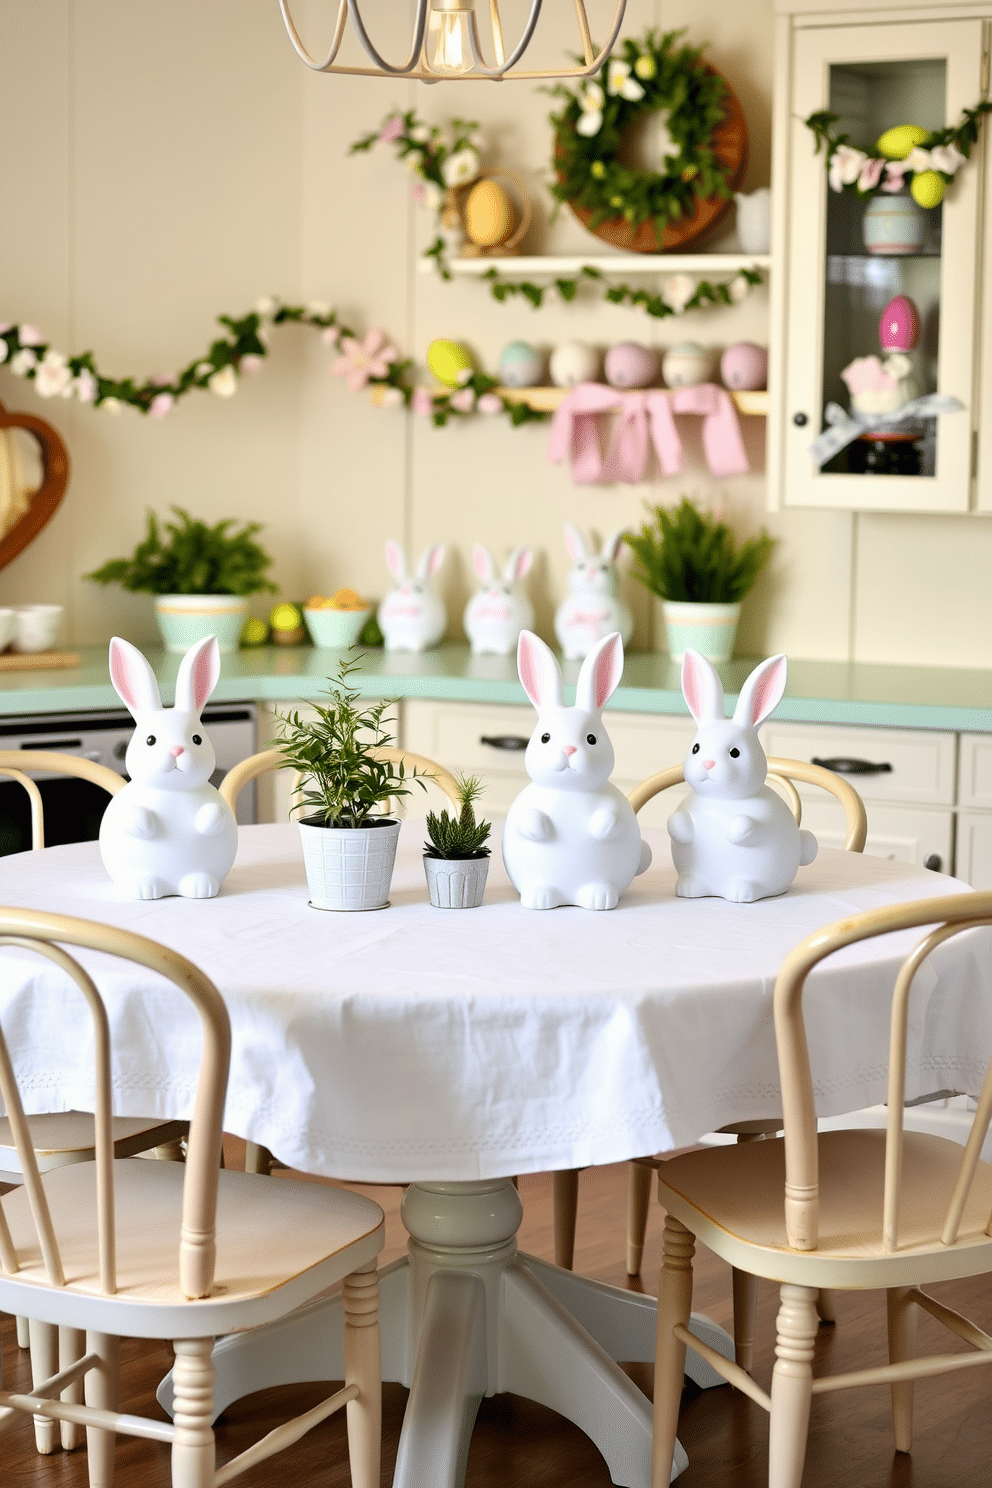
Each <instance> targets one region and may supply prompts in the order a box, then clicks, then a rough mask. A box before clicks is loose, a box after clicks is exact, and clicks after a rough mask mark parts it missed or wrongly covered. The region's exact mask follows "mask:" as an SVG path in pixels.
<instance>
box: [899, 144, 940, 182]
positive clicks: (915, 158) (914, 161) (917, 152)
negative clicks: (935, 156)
mask: <svg viewBox="0 0 992 1488" xmlns="http://www.w3.org/2000/svg"><path fill="white" fill-rule="evenodd" d="M906 169H907V170H911V171H912V172H913V173H914V175H916V174H918V173H919V172H920V171H928V170H934V169H935V166H934V165H932V164H931V160H930V151H929V150H924V149H922V148H921V146H920V145H914V146H913V148H912V149H911V150H910V152H909V154H908V155H907V157H906Z"/></svg>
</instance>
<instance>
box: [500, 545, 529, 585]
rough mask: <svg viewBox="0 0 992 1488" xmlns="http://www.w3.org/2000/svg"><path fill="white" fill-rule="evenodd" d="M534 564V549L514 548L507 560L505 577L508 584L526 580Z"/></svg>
mask: <svg viewBox="0 0 992 1488" xmlns="http://www.w3.org/2000/svg"><path fill="white" fill-rule="evenodd" d="M533 562H534V552H533V549H532V548H514V550H513V552H512V553H511V554H510V556H509V558H508V559H507V560H506V568H505V569H504V571H503V577H504V579H505V580H506V582H507V583H508V584H510V583H512V582H513V580H514V579H524V578H526V577H527V575H528V574H529V573H530V568H531V564H532V563H533Z"/></svg>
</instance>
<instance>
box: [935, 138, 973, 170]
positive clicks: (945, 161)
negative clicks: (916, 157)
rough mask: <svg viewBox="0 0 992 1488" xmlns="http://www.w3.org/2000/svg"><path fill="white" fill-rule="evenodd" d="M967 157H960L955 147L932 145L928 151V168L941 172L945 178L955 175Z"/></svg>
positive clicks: (951, 145)
mask: <svg viewBox="0 0 992 1488" xmlns="http://www.w3.org/2000/svg"><path fill="white" fill-rule="evenodd" d="M967 158H968V157H967V156H966V155H962V154H961V151H960V150H959V149H958V147H957V145H955V144H950V145H934V147H933V149H932V150H931V151H930V168H931V170H935V171H942V172H943V174H944V175H945V176H953V175H956V174H957V172H958V169H959V168H960V167H961V166H962V165H964V163H965V160H966V159H967Z"/></svg>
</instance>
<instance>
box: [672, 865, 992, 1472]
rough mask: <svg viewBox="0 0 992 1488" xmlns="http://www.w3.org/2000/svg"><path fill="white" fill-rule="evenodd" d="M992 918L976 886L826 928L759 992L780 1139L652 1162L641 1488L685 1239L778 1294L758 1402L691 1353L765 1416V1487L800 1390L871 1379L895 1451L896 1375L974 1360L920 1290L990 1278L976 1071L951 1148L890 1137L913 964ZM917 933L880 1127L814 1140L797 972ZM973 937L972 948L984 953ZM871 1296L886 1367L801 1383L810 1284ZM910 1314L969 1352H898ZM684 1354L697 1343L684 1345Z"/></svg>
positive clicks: (902, 988) (795, 1448) (959, 1320)
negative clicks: (651, 1303)
mask: <svg viewBox="0 0 992 1488" xmlns="http://www.w3.org/2000/svg"><path fill="white" fill-rule="evenodd" d="M990 925H992V894H990V893H982V894H959V895H955V896H953V897H948V898H935V899H924V900H916V901H915V902H913V903H910V904H900V905H894V906H892V907H889V908H886V909H881V910H873V911H870V912H869V913H866V914H861V915H857V916H853V917H851V918H850V919H847V920H839V921H837V922H836V923H835V924H833V925H828V926H826V927H825V928H824V929H822V930H820V931H818V932H816V933H815V934H813V935H810V936H808V937H807V938H806V939H805V940H803V941H802V942H801V943H800V944H799V945H798V946H797V947H796V948H795V950H793V951H792V952H791V953H790V955H789V956H788V957H787V959H786V961H785V964H784V965H783V967H782V970H781V972H780V974H779V976H778V979H777V981H776V984H775V992H774V1017H775V1037H776V1044H777V1049H778V1062H779V1076H780V1081H781V1087H782V1099H783V1107H784V1117H783V1122H784V1129H785V1135H784V1138H778V1139H771V1140H769V1141H764V1142H749V1143H746V1144H744V1145H736V1146H735V1145H730V1146H723V1147H710V1148H707V1149H703V1150H696V1151H693V1152H689V1153H685V1154H683V1155H682V1156H681V1157H674V1158H671V1159H669V1160H668V1161H667V1162H662V1163H661V1164H660V1165H659V1169H658V1198H659V1201H660V1203H661V1204H662V1206H663V1208H664V1209H665V1211H666V1220H665V1237H664V1245H665V1254H664V1264H663V1267H662V1271H661V1278H660V1283H659V1289H658V1341H657V1349H656V1355H655V1391H654V1402H655V1403H654V1461H653V1473H652V1485H653V1488H667V1484H668V1480H669V1472H670V1468H671V1463H672V1454H673V1451H674V1446H675V1430H676V1423H677V1418H678V1410H679V1397H680V1394H681V1389H682V1368H683V1363H684V1359H685V1349H686V1343H687V1342H689V1341H690V1337H689V1334H688V1332H687V1325H688V1321H689V1311H690V1307H691V1302H692V1256H693V1252H694V1248H695V1239H696V1238H697V1237H698V1238H699V1239H700V1240H701V1241H702V1242H703V1244H705V1245H706V1246H707V1247H708V1248H709V1249H710V1250H712V1251H713V1252H714V1253H715V1254H716V1255H718V1256H720V1257H722V1258H723V1259H724V1260H725V1261H728V1262H729V1263H730V1265H731V1266H733V1267H734V1268H736V1269H737V1270H740V1271H745V1272H748V1273H749V1274H751V1275H752V1276H763V1277H766V1278H768V1279H769V1280H772V1281H776V1282H778V1283H779V1285H780V1287H781V1294H780V1295H781V1306H780V1310H779V1314H778V1339H777V1344H776V1362H775V1367H774V1370H773V1373H772V1382H771V1393H770V1394H766V1393H765V1391H764V1390H762V1389H761V1388H760V1387H759V1386H758V1385H757V1384H756V1383H755V1382H754V1381H753V1380H752V1379H751V1377H750V1375H748V1374H747V1373H745V1371H744V1370H743V1369H741V1368H740V1367H739V1366H736V1365H734V1364H731V1363H730V1362H729V1360H727V1359H724V1358H722V1357H721V1356H720V1355H718V1354H717V1353H716V1352H715V1351H714V1350H712V1349H709V1348H708V1347H706V1346H704V1347H703V1348H702V1349H701V1352H702V1353H703V1355H704V1357H705V1358H707V1359H708V1360H709V1362H710V1363H711V1364H712V1365H713V1367H714V1368H715V1369H716V1370H717V1371H718V1373H720V1374H722V1375H723V1376H724V1378H725V1379H728V1380H729V1381H730V1382H731V1384H733V1385H736V1386H737V1388H738V1389H740V1390H742V1391H743V1392H744V1393H745V1394H747V1395H749V1396H750V1397H751V1399H752V1400H755V1401H756V1402H757V1403H758V1404H759V1405H761V1406H762V1407H763V1408H764V1409H765V1410H766V1411H768V1412H769V1414H770V1417H771V1421H770V1451H769V1470H768V1482H769V1488H799V1484H800V1481H801V1478H802V1471H803V1460H804V1456H805V1451H806V1437H807V1430H808V1423H809V1413H810V1403H811V1400H812V1397H813V1396H814V1395H818V1394H822V1393H824V1392H826V1391H832V1390H838V1389H848V1388H850V1387H853V1386H857V1385H873V1384H884V1383H888V1384H889V1386H890V1388H891V1394H892V1418H893V1430H894V1437H895V1447H896V1450H897V1451H900V1452H908V1451H909V1450H910V1448H911V1446H912V1431H913V1385H914V1382H915V1381H916V1380H918V1379H925V1378H927V1377H928V1376H930V1375H936V1374H943V1373H946V1372H947V1371H949V1370H954V1369H965V1368H970V1367H973V1366H975V1365H979V1364H988V1363H992V1337H990V1336H989V1335H988V1334H987V1333H985V1332H983V1331H982V1330H981V1329H980V1328H979V1327H977V1326H976V1325H975V1324H973V1323H971V1322H969V1321H968V1320H966V1319H965V1318H963V1317H961V1316H960V1315H959V1314H957V1313H954V1312H951V1311H950V1309H949V1308H947V1307H945V1306H943V1305H942V1304H941V1303H940V1302H938V1301H936V1300H934V1299H933V1298H931V1297H930V1296H929V1295H928V1294H927V1293H926V1292H924V1291H922V1290H921V1288H922V1287H925V1286H929V1285H932V1284H934V1283H937V1282H940V1281H944V1280H949V1279H951V1278H956V1277H964V1276H985V1275H988V1274H989V1273H992V1239H990V1234H992V1164H989V1163H985V1162H983V1161H982V1160H981V1158H980V1153H981V1148H982V1144H983V1141H984V1139H985V1135H986V1132H987V1131H988V1127H989V1118H990V1115H992V1065H990V1066H989V1069H988V1071H987V1073H986V1075H985V1080H984V1084H983V1086H982V1090H981V1093H980V1095H979V1099H978V1105H977V1110H976V1111H975V1113H974V1118H973V1125H972V1129H971V1133H970V1136H969V1139H968V1142H967V1144H966V1146H965V1147H964V1148H963V1149H962V1148H961V1146H960V1145H958V1143H956V1142H953V1141H949V1140H947V1139H946V1138H942V1137H937V1136H932V1135H927V1134H924V1133H922V1132H912V1131H904V1130H903V1121H904V1113H903V1105H904V1096H905V1060H906V1030H907V1022H908V1004H909V999H910V996H911V991H912V984H913V980H914V977H915V975H916V972H917V971H918V969H919V967H920V966H921V965H922V964H923V962H924V961H925V960H926V958H927V957H928V956H929V955H930V954H931V952H933V951H934V950H935V949H936V948H937V947H939V946H940V945H942V944H943V943H944V942H945V941H947V940H948V939H949V938H950V937H951V936H953V935H957V934H960V933H962V932H963V931H966V930H968V929H971V928H972V927H976V926H990ZM923 926H927V927H932V926H936V927H937V928H934V929H930V930H929V931H928V933H927V934H926V936H925V937H924V939H923V940H921V941H920V942H919V943H918V945H917V946H916V948H915V949H914V950H913V951H912V952H911V954H910V955H908V956H907V957H906V959H905V960H904V961H903V962H902V965H901V967H900V969H899V972H898V976H897V978H896V980H895V986H894V992H893V998H892V1009H891V1023H890V1044H889V1049H890V1063H889V1083H888V1095H887V1108H888V1126H887V1129H886V1130H885V1131H872V1130H864V1129H862V1130H843V1131H824V1132H820V1133H818V1132H817V1125H816V1111H815V1108H814V1101H813V1086H812V1079H811V1075H810V1065H809V1054H808V1048H807V1041H806V1030H805V1025H804V1022H803V1008H802V996H803V987H804V985H805V982H806V978H807V976H808V975H809V973H810V972H811V971H812V970H813V968H814V967H816V966H818V965H819V963H820V962H821V961H823V960H824V959H825V958H826V957H828V956H830V955H832V954H833V953H834V952H835V951H837V950H840V949H841V948H843V947H845V946H849V945H852V944H854V943H856V942H858V941H862V940H867V939H872V938H875V937H877V936H881V935H885V934H888V933H889V932H892V931H896V930H906V929H913V928H919V927H923ZM989 953H990V947H989V943H988V940H987V938H986V940H985V944H984V945H983V946H981V947H980V949H977V950H976V954H981V955H983V956H985V957H987V956H988V955H989ZM823 1287H829V1288H832V1289H834V1290H835V1291H836V1290H842V1291H844V1290H852V1291H861V1290H875V1289H880V1290H883V1289H884V1291H885V1293H886V1304H887V1315H888V1342H889V1360H890V1362H889V1364H887V1365H881V1366H879V1367H877V1368H867V1369H861V1370H856V1371H854V1372H852V1373H848V1374H843V1375H834V1376H830V1377H825V1378H822V1379H820V1378H818V1379H814V1378H813V1371H812V1359H813V1352H814V1348H813V1344H814V1337H815V1334H816V1328H817V1315H816V1308H815V1302H816V1297H817V1291H818V1289H819V1288H823ZM920 1309H922V1310H923V1311H924V1312H927V1313H929V1314H930V1315H931V1316H932V1317H934V1318H936V1320H937V1321H938V1322H939V1323H942V1324H943V1325H944V1326H945V1327H947V1328H948V1329H949V1330H950V1331H951V1332H952V1333H954V1334H956V1335H957V1336H958V1338H960V1339H963V1340H964V1342H965V1343H967V1344H970V1345H971V1349H972V1350H974V1351H973V1352H972V1351H965V1352H961V1351H958V1352H955V1353H947V1354H935V1355H931V1356H929V1357H926V1358H916V1357H915V1327H916V1318H917V1315H918V1311H919V1310H920ZM691 1343H692V1346H693V1347H694V1348H695V1347H697V1346H698V1345H697V1343H696V1340H695V1338H692V1339H691Z"/></svg>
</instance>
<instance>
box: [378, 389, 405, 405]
mask: <svg viewBox="0 0 992 1488" xmlns="http://www.w3.org/2000/svg"><path fill="white" fill-rule="evenodd" d="M402 405H403V394H402V392H401V391H400V389H399V388H398V387H386V388H383V390H382V392H381V393H380V394H379V406H380V407H381V408H400V407H402Z"/></svg>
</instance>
